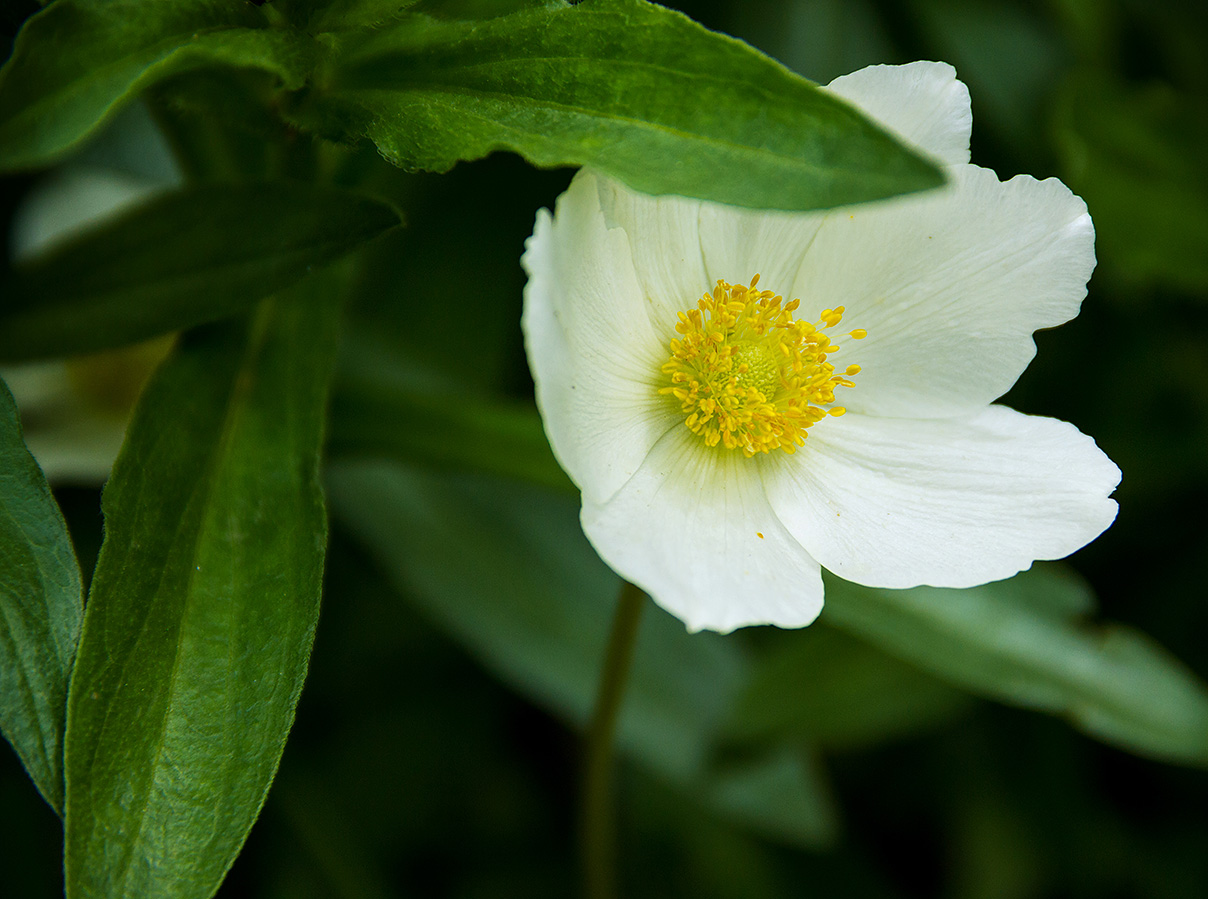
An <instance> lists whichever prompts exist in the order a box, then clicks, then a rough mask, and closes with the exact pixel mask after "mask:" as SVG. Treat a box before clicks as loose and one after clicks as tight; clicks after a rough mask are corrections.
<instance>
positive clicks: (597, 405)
mask: <svg viewBox="0 0 1208 899" xmlns="http://www.w3.org/2000/svg"><path fill="white" fill-rule="evenodd" d="M632 258H633V257H632V250H631V247H630V241H629V237H628V235H627V234H626V232H625V231H623V230H621V229H619V228H612V229H610V228H608V227H607V226H606V224H605V221H604V216H603V214H602V212H601V210H600V205H599V202H598V199H597V197H596V189H595V184H594V182H593V181H592V180H591V179H589V178H584V179H577V180H576V181H575V183H574V184H572V185H571V188H570V190H568V191H567V192H566V193H565V194H564V195H563V196H562V198H561V199H560V200H559V202H558V208H557V217H556V219H555V218H551V217H550V215H549V214H548V213H547V212H545V211H544V210H543V211H542V213H541V214H540V215H539V216H538V218H537V225H536V228H535V229H534V231H533V236H532V237H531V238H529V241H528V244H527V249H526V252H525V254H524V259H523V264H524V267H525V270H526V271H527V272H528V274H529V281H528V285H527V287H526V288H525V294H524V299H525V302H524V319H523V325H524V333H525V340H526V344H527V349H528V357H529V360H530V364H531V366H532V369H533V379H534V381H535V382H536V385H537V402H538V405H539V406H540V408H541V411H542V417H543V419H544V422H545V428H546V433H547V434H548V436H549V439H550V445H551V446H552V447H553V449H554V453H555V455H556V456H557V457H558V461H559V462H560V463H561V464H562V467H563V468H564V469H566V471H567V473H568V474H569V475H570V476H571V478H572V479H573V480H574V481H575V483H576V484H577V485H578V486H579V488H580V490H582V491H583V494H584V496H585V497H589V498H591V499H594V500H598V501H603V500H606V499H607V498H608V497H609V496H611V495H612V493H614V492H615V491H616V490H617V488H619V487H620V486H621V485H622V484H623V483H625V481H626V480H628V479H629V477H630V476H631V475H632V474H633V473H634V472H635V471H637V469H638V466H639V465H641V463H642V460H643V459H644V458H646V454H647V453H648V452H649V451H650V448H651V447H652V446H654V444H655V442H656V441H657V440H658V439H659V437H661V436H662V435H663V433H665V432H666V431H667V429H668V428H670V427H672V426H673V425H674V423H675V420H674V418H673V417H672V413H673V411H674V410H673V409H671V408H670V407H669V406H668V404H667V403H666V402H665V399H664V398H663V397H660V396H659V395H658V390H657V384H656V382H657V379H658V377H659V367H660V366H661V365H662V364H663V362H664V361H666V358H665V357H666V350H665V345H666V344H665V339H664V338H663V337H662V336H660V335H656V334H655V332H654V330H653V328H652V326H651V324H650V320H649V319H648V318H647V316H646V313H645V310H644V305H645V302H646V301H645V296H644V292H643V290H642V287H641V284H640V283H639V281H638V279H637V275H636V273H635V272H634V266H633V261H632Z"/></svg>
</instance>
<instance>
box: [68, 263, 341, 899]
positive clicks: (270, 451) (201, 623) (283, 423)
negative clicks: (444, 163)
mask: <svg viewBox="0 0 1208 899" xmlns="http://www.w3.org/2000/svg"><path fill="white" fill-rule="evenodd" d="M337 287H338V284H334V283H333V279H332V278H331V277H330V275H321V276H317V277H315V278H312V279H310V280H308V281H307V282H305V283H304V284H302V285H299V286H298V287H297V288H295V289H294V290H293V291H291V292H290V293H288V294H283V295H281V296H278V297H274V298H272V299H270V300H268V301H266V302H265V303H264V304H263V305H262V307H261V308H260V310H259V311H258V312H257V313H256V315H255V316H254V317H253V318H252V319H250V320H248V321H240V322H232V323H228V324H222V325H214V326H209V327H206V328H203V329H199V330H197V331H194V332H191V333H190V334H188V335H186V336H185V338H184V339H183V341H182V344H181V346H180V347H179V348H178V350H177V353H176V355H175V356H173V357H172V358H170V359H169V360H168V361H167V362H166V363H165V364H164V366H163V367H162V368H161V370H160V371H159V373H158V374H157V375H156V376H155V377H154V378H153V379H152V381H151V383H150V384H149V385H148V387H147V389H146V391H145V393H144V394H143V396H142V399H141V400H140V402H139V406H138V408H137V410H136V412H135V415H134V418H133V421H132V422H131V425H130V428H129V431H128V433H127V438H126V443H125V446H124V447H123V450H122V454H121V455H120V456H119V457H118V460H117V463H116V464H115V466H114V472H113V477H112V478H111V479H110V481H109V484H108V487H107V488H106V490H105V493H104V497H103V509H104V513H105V535H106V536H105V543H104V545H103V547H102V549H101V555H100V558H99V560H98V562H97V571H96V576H95V578H94V580H93V586H92V592H91V595H90V598H89V601H88V606H87V612H86V615H85V619H84V628H83V635H82V637H81V640H80V650H79V656H78V660H77V663H76V670H75V675H74V678H73V680H72V689H71V694H70V698H69V701H68V721H67V762H66V768H67V816H66V831H67V833H66V848H65V853H66V856H65V868H66V879H67V895H68V896H69V897H72V899H85V897H89V899H91V897H97V899H100V897H105V899H117V897H131V899H134V897H139V899H144V897H157V896H172V897H203V899H204V897H209V896H211V895H213V893H214V891H215V890H216V889H217V888H218V885H219V883H220V882H221V880H222V878H223V876H224V875H225V873H226V871H227V869H228V868H229V867H230V865H231V863H232V862H233V861H234V859H235V856H236V855H237V854H238V852H239V849H240V847H241V846H242V844H243V841H244V839H245V838H246V836H247V833H248V830H249V829H250V828H251V826H252V823H253V822H254V821H255V819H256V816H257V815H258V813H259V811H260V807H261V805H262V803H263V802H264V797H265V795H266V793H267V792H268V788H269V785H270V783H271V782H272V779H273V776H274V773H275V771H276V768H277V763H278V761H279V759H280V756H281V750H282V748H283V747H284V745H285V738H286V735H287V734H288V733H289V729H290V726H291V724H292V723H293V717H294V706H295V704H296V703H297V700H298V695H299V692H300V691H301V689H302V682H303V680H304V678H305V675H306V668H307V662H308V659H309V655H310V647H311V642H312V640H313V637H314V629H315V623H316V620H317V617H318V612H319V595H320V587H321V579H322V571H323V556H324V547H325V544H326V530H327V527H326V519H325V514H324V509H323V500H322V494H321V491H320V488H319V484H318V477H317V467H318V451H319V444H320V441H321V430H322V420H323V408H324V403H325V396H326V391H327V383H328V379H329V377H330V372H331V369H332V366H333V360H334V353H335V328H336V321H337V313H338V297H337V296H335V292H336V289H337Z"/></svg>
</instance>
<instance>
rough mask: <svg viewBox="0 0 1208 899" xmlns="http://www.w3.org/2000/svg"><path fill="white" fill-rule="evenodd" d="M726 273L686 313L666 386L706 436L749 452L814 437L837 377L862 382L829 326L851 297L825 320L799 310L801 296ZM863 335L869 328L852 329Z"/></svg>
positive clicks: (835, 411)
mask: <svg viewBox="0 0 1208 899" xmlns="http://www.w3.org/2000/svg"><path fill="white" fill-rule="evenodd" d="M758 283H759V275H756V276H755V277H754V278H752V279H751V284H750V286H749V287H743V286H742V285H735V284H727V283H726V282H725V281H718V282H717V286H716V287H715V288H713V293H712V294H705V295H704V296H703V297H701V298H700V299H699V300H697V301H696V308H694V309H688V310H685V311H684V312H681V313H679V321H678V322H677V323H676V325H675V330H676V333H677V334H679V335H680V336H679V337H674V338H672V339H671V358H670V360H668V362H667V363H666V364H665V365H664V366H663V369H662V370H663V374H665V375H668V376H669V378H670V382H671V383H670V384H669V385H668V386H666V387H662V388H660V389H659V393H663V394H668V395H670V396H673V397H674V398H675V399H677V400H678V401H679V402H680V405H681V407H682V410H683V413H684V423H685V424H686V425H687V426H688V428H689V429H690V430H691V431H692V432H693V433H694V434H699V435H700V436H701V437H702V438H704V441H705V444H706V445H707V446H718V445H719V444H720V445H721V446H724V447H726V448H727V449H740V450H742V452H743V455H745V456H747V457H748V458H749V457H751V456H754V455H755V454H756V453H768V452H771V451H772V450H774V449H782V450H784V451H785V452H786V453H791V452H794V451H795V450H796V449H797V447H799V446H801V445H802V444H803V443H805V437H806V433H805V432H806V429H807V428H809V427H811V426H813V425H814V424H816V423H817V422H819V421H821V420H822V419H823V418H825V417H826V416H827V415H842V414H843V413H844V412H846V411H847V410H846V409H844V408H843V407H842V406H836V405H834V402H835V388H836V387H854V386H855V384H853V383H852V382H851V380H849V377H847V376H851V375H854V374H856V373H857V372H858V371H859V370H860V366H858V365H849V366H848V367H847V368H846V370H845V371H844V372H843V374H842V375H838V374H835V367H834V366H833V365H831V364H830V363H829V362H827V361H826V358H827V355H828V354H830V353H834V352H837V351H838V349H839V348H838V347H837V346H835V345H834V344H833V343H832V342H831V339H830V338H829V337H827V336H826V334H825V333H823V331H822V330H821V329H822V328H833V327H834V326H835V325H837V324H839V321H840V320H841V319H842V318H843V307H842V306H840V307H838V308H837V309H823V310H822V312H821V314H820V316H819V317H820V318H821V321H820V322H818V323H817V324H816V325H814V324H810V323H809V322H805V321H800V320H797V319H794V318H793V312H794V311H796V309H797V307H798V306H799V305H800V304H801V301H800V300H791V301H789V302H787V303H786V302H785V301H784V297H782V296H779V295H778V294H777V293H776V292H775V291H772V290H756V288H755V286H756V284H758ZM850 336H851V337H853V338H854V339H856V340H859V339H861V338H862V337H864V336H865V332H864V331H862V330H856V331H852V332H850Z"/></svg>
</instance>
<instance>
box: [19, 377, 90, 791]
mask: <svg viewBox="0 0 1208 899" xmlns="http://www.w3.org/2000/svg"><path fill="white" fill-rule="evenodd" d="M83 610H84V607H83V596H82V594H81V586H80V566H79V565H78V564H77V563H76V558H75V553H74V552H73V551H72V548H71V539H70V538H69V537H68V535H67V528H66V526H65V524H64V522H63V515H62V513H61V512H60V511H59V507H58V506H57V505H56V504H55V501H54V497H52V496H51V495H50V488H49V487H48V486H47V484H46V478H44V477H43V476H42V471H41V469H39V468H38V464H37V463H36V462H35V461H34V460H33V458H32V457H31V456H30V454H29V450H27V449H26V448H25V444H24V443H23V442H22V440H21V423H20V421H18V419H17V407H16V405H15V404H14V403H13V398H12V395H11V394H10V393H9V392H8V387H6V386H5V384H4V382H3V381H0V732H3V734H4V736H5V738H6V739H7V740H8V741H9V742H10V743H11V744H12V745H13V748H14V749H15V750H16V751H17V755H19V756H20V757H21V762H22V763H23V764H24V765H25V769H26V770H27V771H28V772H29V776H30V777H31V778H33V781H34V783H35V784H36V785H37V787H38V790H39V791H40V792H41V793H42V795H43V796H44V797H45V798H46V801H47V802H49V803H50V804H51V806H52V807H53V808H54V809H55V811H57V812H59V813H60V814H61V813H62V810H63V726H64V720H65V717H66V710H67V681H68V678H69V677H70V675H71V663H72V660H73V659H74V658H75V651H76V641H77V640H78V639H79V633H80V618H81V616H82V615H83Z"/></svg>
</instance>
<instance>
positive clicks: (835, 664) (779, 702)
mask: <svg viewBox="0 0 1208 899" xmlns="http://www.w3.org/2000/svg"><path fill="white" fill-rule="evenodd" d="M769 636H770V638H771V646H768V647H765V649H764V652H763V653H761V654H760V656H759V657H758V659H757V660H755V661H754V662H753V665H752V672H751V677H750V679H749V680H748V681H747V683H746V685H745V687H744V689H743V692H742V695H741V696H740V697H739V699H738V701H737V702H736V703H735V706H734V712H733V715H732V716H731V719H730V722H729V725H728V727H727V733H728V735H729V737H730V738H731V739H734V740H741V741H744V742H762V741H766V740H769V739H781V740H783V739H788V738H791V737H798V738H809V739H811V740H813V741H816V742H817V743H819V744H820V745H822V746H823V747H825V748H827V749H835V750H843V749H851V748H853V747H862V746H866V745H870V744H875V743H878V742H881V741H884V740H886V739H891V738H893V737H898V736H903V735H907V734H911V733H917V732H918V731H919V730H922V729H925V728H927V727H931V726H934V725H936V724H939V723H940V722H942V721H945V720H948V719H949V718H951V716H952V715H953V714H955V713H957V712H960V711H961V710H963V709H964V708H965V707H966V706H967V705H968V697H967V696H966V695H965V694H963V693H961V692H960V691H959V690H955V689H953V688H952V687H950V686H948V685H946V684H944V683H943V682H941V681H939V680H937V679H936V678H934V677H932V676H930V675H928V674H924V673H923V672H921V671H919V669H918V668H915V667H914V666H912V665H907V664H904V663H902V662H901V661H899V660H897V659H895V658H893V657H892V656H888V655H886V654H885V653H883V652H880V651H878V650H876V649H873V648H872V647H869V646H868V645H866V644H863V643H860V642H859V641H857V640H853V639H852V638H850V637H848V636H846V635H844V634H842V633H839V632H837V631H835V630H833V629H831V628H827V627H826V626H825V625H822V624H817V625H815V626H813V627H810V628H807V629H804V630H798V631H778V632H776V633H775V634H772V635H769Z"/></svg>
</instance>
